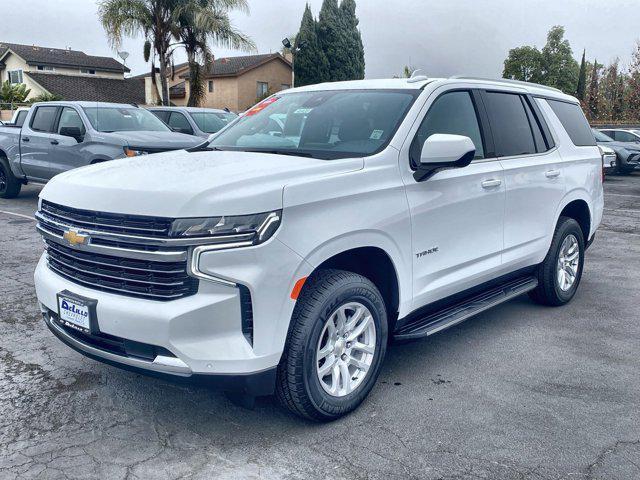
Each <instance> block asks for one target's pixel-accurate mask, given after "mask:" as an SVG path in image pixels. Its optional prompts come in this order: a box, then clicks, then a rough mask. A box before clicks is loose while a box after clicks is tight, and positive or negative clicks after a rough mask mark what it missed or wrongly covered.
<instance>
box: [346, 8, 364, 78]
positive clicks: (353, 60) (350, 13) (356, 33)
mask: <svg viewBox="0 0 640 480" xmlns="http://www.w3.org/2000/svg"><path fill="white" fill-rule="evenodd" d="M340 14H341V20H342V23H343V25H342V28H343V29H344V35H345V37H344V38H345V42H346V43H345V47H344V48H345V49H346V53H347V62H346V63H345V64H344V65H343V74H344V76H345V80H362V79H363V78H364V70H365V61H364V45H363V44H362V35H361V34H360V30H359V29H358V23H360V22H359V20H358V17H357V16H356V1H355V0H342V3H341V4H340Z"/></svg>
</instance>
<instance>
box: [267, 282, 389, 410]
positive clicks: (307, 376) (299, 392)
mask: <svg viewBox="0 0 640 480" xmlns="http://www.w3.org/2000/svg"><path fill="white" fill-rule="evenodd" d="M360 307H365V308H364V309H361V308H360ZM338 310H342V311H344V312H345V313H346V319H347V322H346V325H347V330H348V328H349V320H351V319H353V318H354V317H356V315H355V313H356V311H357V312H360V314H361V315H358V318H360V320H359V321H356V328H355V329H354V330H352V334H353V335H356V334H357V331H358V330H359V327H360V326H362V325H364V324H366V325H367V329H366V330H365V331H364V332H363V333H362V334H361V335H359V336H358V337H357V340H358V341H357V342H356V341H355V340H352V341H351V342H349V341H348V340H349V339H348V338H347V336H348V335H347V334H344V333H343V337H339V336H338V334H337V332H338V331H340V329H339V326H340V323H339V320H338V318H337V317H336V316H334V313H335V312H337V311H338ZM367 310H368V312H369V314H370V315H369V317H370V319H369V320H368V321H366V322H365V321H364V320H363V318H364V317H365V316H367V314H366V311H367ZM350 312H353V314H351V316H349V315H350ZM330 319H332V320H330ZM330 324H331V325H334V326H337V327H338V328H336V331H335V332H334V333H336V335H335V336H331V335H332V332H331V328H330ZM371 325H373V327H371ZM371 328H374V334H371ZM387 329H388V326H387V312H386V308H385V303H384V300H383V298H382V295H381V294H380V292H379V291H378V289H377V288H376V286H375V285H374V284H373V283H372V282H371V281H369V280H368V279H367V278H365V277H363V276H362V275H358V274H355V273H352V272H347V271H343V270H321V271H319V272H317V273H315V274H314V275H312V276H311V277H309V279H308V280H307V282H306V284H305V286H304V289H303V291H302V294H301V295H300V297H299V298H298V300H297V303H296V306H295V308H294V311H293V315H292V319H291V325H290V327H289V333H288V335H287V340H286V343H285V349H284V353H283V355H282V359H281V360H280V364H279V365H278V372H277V379H276V397H277V398H278V400H279V401H280V403H281V404H282V405H283V406H285V407H286V408H288V409H289V410H290V411H291V412H293V413H294V414H296V415H298V416H300V417H303V418H306V419H310V420H314V421H319V422H327V421H331V420H335V419H337V418H339V417H341V416H343V415H346V414H347V413H349V412H351V411H353V410H355V409H356V408H357V407H358V406H359V405H360V403H362V401H363V400H364V399H365V398H366V396H367V395H368V394H369V392H370V391H371V389H372V388H373V386H374V384H375V382H376V380H377V378H378V375H379V373H380V367H381V365H382V361H383V359H384V356H385V353H386V347H387V336H388V332H387ZM332 338H333V340H331V339H332ZM343 338H344V340H343ZM329 342H332V343H333V345H334V347H330V346H329ZM367 342H368V344H369V345H371V346H373V345H375V349H374V350H373V352H371V351H369V352H368V353H365V352H364V351H361V350H359V349H357V348H355V347H353V346H354V345H359V346H363V344H365V343H367ZM349 345H351V347H353V348H351V347H349ZM323 346H324V347H323ZM321 347H323V348H321ZM348 347H349V348H348ZM341 348H348V349H347V350H340V349H341ZM368 348H369V349H370V348H371V347H368ZM324 350H329V351H332V352H334V353H331V354H327V355H326V358H325V357H322V356H321V352H322V351H324ZM341 351H344V352H346V353H344V354H342V355H341V353H340V352H341ZM345 356H346V359H345ZM319 357H320V358H319ZM356 357H358V358H359V360H358V362H359V363H360V364H362V363H367V362H368V363H369V367H368V369H367V370H366V371H364V372H365V373H363V370H358V369H357V366H356V365H351V366H347V367H346V368H347V370H346V373H348V374H347V375H343V374H342V372H343V371H344V369H343V368H344V365H345V364H346V363H350V362H351V361H353V360H354V358H356ZM330 362H331V363H330ZM331 365H333V367H331ZM323 367H331V368H330V371H331V372H332V373H328V374H327V376H326V377H323V378H322V379H321V378H320V375H321V371H320V370H321V369H322V368H323ZM336 368H337V371H338V372H340V374H339V375H336V376H335V378H337V379H342V378H345V377H346V380H345V381H346V382H347V383H348V384H349V386H351V384H352V382H353V384H354V386H353V390H352V391H349V388H350V387H349V388H345V389H342V390H340V389H337V390H336V391H335V392H334V393H333V394H332V393H330V392H329V391H328V389H331V388H332V387H333V385H340V382H339V381H335V380H334V373H333V372H334V371H335V369H336ZM352 369H355V370H356V371H354V372H353V373H351V370H352ZM345 381H342V384H343V385H346V384H345ZM329 384H330V385H329ZM323 385H324V386H323Z"/></svg>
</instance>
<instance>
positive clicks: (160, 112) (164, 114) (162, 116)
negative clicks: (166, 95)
mask: <svg viewBox="0 0 640 480" xmlns="http://www.w3.org/2000/svg"><path fill="white" fill-rule="evenodd" d="M151 113H153V114H154V115H155V116H156V117H158V118H159V119H160V120H162V121H163V122H164V123H167V122H168V121H169V112H165V111H163V110H152V111H151Z"/></svg>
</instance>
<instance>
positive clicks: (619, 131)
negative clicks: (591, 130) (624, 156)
mask: <svg viewBox="0 0 640 480" xmlns="http://www.w3.org/2000/svg"><path fill="white" fill-rule="evenodd" d="M598 130H600V131H601V132H602V133H604V134H605V135H607V136H608V137H611V138H613V139H614V140H615V141H616V142H622V143H640V130H636V129H632V128H599V129H598Z"/></svg>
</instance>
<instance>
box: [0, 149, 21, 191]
mask: <svg viewBox="0 0 640 480" xmlns="http://www.w3.org/2000/svg"><path fill="white" fill-rule="evenodd" d="M0 169H1V170H2V171H3V173H4V176H5V184H6V186H5V188H4V190H0V198H14V197H16V196H17V195H18V194H19V193H20V189H21V187H22V183H21V182H20V181H19V180H18V179H17V178H16V177H14V176H13V172H12V171H11V167H10V166H9V162H8V160H7V159H6V158H5V157H0Z"/></svg>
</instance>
